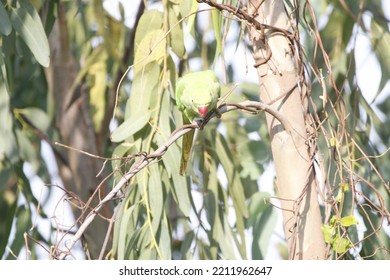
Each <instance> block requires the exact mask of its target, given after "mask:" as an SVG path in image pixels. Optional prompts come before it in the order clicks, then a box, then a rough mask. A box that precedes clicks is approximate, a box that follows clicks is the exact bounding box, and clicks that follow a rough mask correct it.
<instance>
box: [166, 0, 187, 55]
mask: <svg viewBox="0 0 390 280" xmlns="http://www.w3.org/2000/svg"><path fill="white" fill-rule="evenodd" d="M176 6H178V5H176ZM176 11H177V12H176ZM178 11H179V8H178V7H175V5H172V3H171V2H169V4H168V22H169V29H170V30H171V31H170V33H169V42H170V46H171V48H172V50H173V52H174V53H175V54H176V55H177V56H178V57H179V58H183V57H184V54H185V48H184V36H183V27H182V23H181V22H179V13H178Z"/></svg>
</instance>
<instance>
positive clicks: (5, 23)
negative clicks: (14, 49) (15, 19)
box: [0, 2, 12, 36]
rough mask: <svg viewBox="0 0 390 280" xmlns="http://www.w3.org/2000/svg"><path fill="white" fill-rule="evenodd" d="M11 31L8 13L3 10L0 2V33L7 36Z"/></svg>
mask: <svg viewBox="0 0 390 280" xmlns="http://www.w3.org/2000/svg"><path fill="white" fill-rule="evenodd" d="M11 31H12V27H11V22H10V20H9V17H8V13H7V11H6V10H5V8H4V5H3V3H1V2H0V33H2V34H3V35H6V36H7V35H9V34H10V33H11Z"/></svg>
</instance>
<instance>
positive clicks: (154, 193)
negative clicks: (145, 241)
mask: <svg viewBox="0 0 390 280" xmlns="http://www.w3.org/2000/svg"><path fill="white" fill-rule="evenodd" d="M148 171H149V172H148V176H149V184H148V198H149V207H150V212H151V215H152V226H153V232H154V234H155V235H156V233H157V230H158V227H159V225H160V222H161V216H162V214H163V210H164V194H163V186H162V183H161V176H160V171H159V167H158V165H157V164H151V165H149V167H148ZM144 176H146V173H144Z"/></svg>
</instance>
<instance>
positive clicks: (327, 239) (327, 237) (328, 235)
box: [321, 225, 334, 243]
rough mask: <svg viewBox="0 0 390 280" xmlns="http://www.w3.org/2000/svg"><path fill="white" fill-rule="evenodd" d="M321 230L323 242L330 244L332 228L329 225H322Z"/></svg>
mask: <svg viewBox="0 0 390 280" xmlns="http://www.w3.org/2000/svg"><path fill="white" fill-rule="evenodd" d="M321 229H322V233H323V234H324V238H325V242H326V243H331V241H332V236H333V234H334V227H333V226H330V225H322V226H321Z"/></svg>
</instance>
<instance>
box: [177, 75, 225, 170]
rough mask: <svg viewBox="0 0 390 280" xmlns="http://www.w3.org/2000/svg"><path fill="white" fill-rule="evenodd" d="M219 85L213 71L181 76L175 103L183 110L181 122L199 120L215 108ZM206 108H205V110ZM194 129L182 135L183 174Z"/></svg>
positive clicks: (188, 122)
mask: <svg viewBox="0 0 390 280" xmlns="http://www.w3.org/2000/svg"><path fill="white" fill-rule="evenodd" d="M220 94H221V86H220V83H219V80H218V77H217V75H216V74H215V72H214V71H211V70H206V71H200V72H193V73H189V74H187V75H185V76H183V77H182V78H181V79H179V80H178V81H177V83H176V93H175V97H176V104H177V106H178V108H179V110H180V111H182V112H183V123H184V124H190V123H193V122H194V121H195V120H201V119H203V118H204V117H205V115H206V114H207V113H209V112H211V111H213V110H215V109H216V108H217V102H218V98H219V97H220ZM206 109H207V110H206ZM194 133H195V131H194V130H191V131H190V132H188V133H187V134H185V135H184V136H183V143H182V155H181V164H180V174H181V175H183V174H184V172H185V171H186V168H187V163H188V161H189V159H190V155H191V147H192V143H193V138H194Z"/></svg>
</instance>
